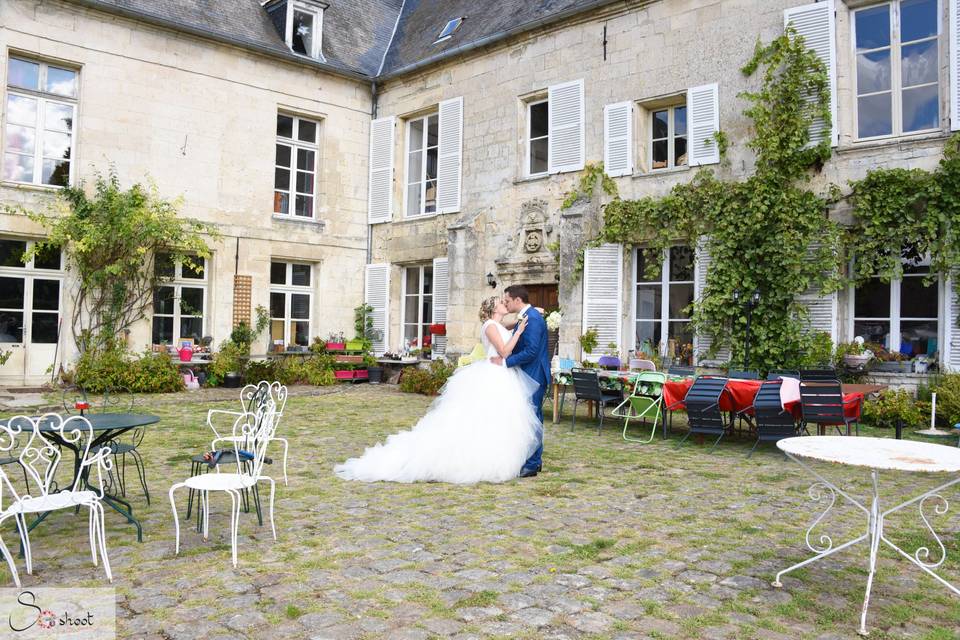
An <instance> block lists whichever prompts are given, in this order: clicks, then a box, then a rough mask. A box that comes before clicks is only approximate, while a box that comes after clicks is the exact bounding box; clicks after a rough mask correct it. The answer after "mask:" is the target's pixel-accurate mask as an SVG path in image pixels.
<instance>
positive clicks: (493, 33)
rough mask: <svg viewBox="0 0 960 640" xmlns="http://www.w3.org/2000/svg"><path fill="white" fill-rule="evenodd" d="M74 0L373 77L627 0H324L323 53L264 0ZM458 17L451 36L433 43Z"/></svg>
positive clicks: (235, 43)
mask: <svg viewBox="0 0 960 640" xmlns="http://www.w3.org/2000/svg"><path fill="white" fill-rule="evenodd" d="M71 1H72V2H74V3H75V4H80V5H84V6H87V7H92V8H95V9H100V10H103V11H108V12H112V13H119V14H121V15H125V16H127V17H131V18H135V19H140V20H144V21H146V22H150V23H153V24H158V25H161V26H165V27H168V28H171V29H175V30H180V31H186V32H188V33H192V34H194V35H198V36H200V37H209V38H211V39H213V40H218V41H221V42H227V43H231V44H234V45H237V46H240V47H244V48H248V49H253V50H256V51H260V52H262V53H266V54H269V55H275V56H278V57H281V58H286V59H289V60H298V61H299V62H301V63H303V64H308V65H312V66H317V67H320V68H327V69H329V70H331V71H334V72H337V73H342V74H346V75H350V76H354V77H360V78H362V77H367V78H369V79H371V80H372V79H374V77H377V76H380V77H384V76H389V75H396V74H399V73H403V72H404V71H407V70H410V69H411V68H412V67H415V66H422V65H424V64H430V63H432V62H435V61H437V60H440V59H443V58H445V57H448V56H451V55H456V54H457V53H460V52H462V51H464V50H466V49H469V48H471V47H472V46H476V45H479V44H485V43H488V42H494V41H496V40H499V39H501V38H504V37H508V36H509V35H512V34H515V33H520V32H523V31H526V30H529V29H532V28H534V27H536V26H538V25H539V24H543V23H546V22H550V21H555V20H561V19H563V18H564V17H566V16H569V15H573V14H576V13H581V12H583V11H587V10H588V9H591V8H594V7H598V6H601V5H605V4H612V3H613V2H618V1H621V0H325V2H327V3H328V5H329V6H328V7H327V8H326V9H325V10H324V15H323V47H322V48H323V55H324V60H323V61H312V60H310V59H308V58H304V57H303V56H298V55H296V54H294V53H292V52H291V51H290V49H289V48H288V47H287V46H286V44H285V43H284V42H283V38H282V37H281V35H280V34H279V33H278V32H277V29H276V28H275V27H274V26H273V23H272V22H271V21H270V18H269V17H268V15H267V12H266V10H265V9H264V8H263V7H262V6H261V3H260V1H259V0H71ZM398 16H399V20H398ZM458 17H465V18H466V19H465V20H464V22H463V24H462V25H461V26H460V28H459V29H458V30H457V32H456V33H454V35H453V37H452V38H450V39H448V40H445V41H444V42H441V43H437V44H434V42H435V40H436V38H437V35H438V34H439V33H440V30H441V29H442V28H443V26H444V25H445V24H446V23H447V21H448V20H451V19H453V18H458ZM394 29H396V33H394Z"/></svg>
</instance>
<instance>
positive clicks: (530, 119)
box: [523, 96, 550, 178]
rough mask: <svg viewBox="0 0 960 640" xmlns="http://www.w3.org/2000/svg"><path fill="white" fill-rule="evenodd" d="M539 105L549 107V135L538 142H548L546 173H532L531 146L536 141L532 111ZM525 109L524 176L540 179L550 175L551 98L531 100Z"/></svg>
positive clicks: (539, 138)
mask: <svg viewBox="0 0 960 640" xmlns="http://www.w3.org/2000/svg"><path fill="white" fill-rule="evenodd" d="M538 104H546V105H547V135H545V136H539V137H537V138H536V140H546V141H547V168H546V169H545V170H544V171H541V172H539V173H532V172H531V171H530V145H531V143H533V142H534V139H533V138H532V137H531V133H532V132H531V128H532V127H533V116H532V115H531V113H530V112H531V111H532V110H533V107H535V106H536V105H538ZM524 109H525V113H526V121H525V127H524V135H523V138H524V147H525V153H524V163H523V175H524V176H525V177H527V178H539V177H542V176H546V175H550V98H549V96H543V97H537V98H531V99H530V100H526V101H525V102H524Z"/></svg>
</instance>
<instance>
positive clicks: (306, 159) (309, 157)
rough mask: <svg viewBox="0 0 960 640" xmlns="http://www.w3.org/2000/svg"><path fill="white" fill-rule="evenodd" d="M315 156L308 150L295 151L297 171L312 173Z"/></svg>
mask: <svg viewBox="0 0 960 640" xmlns="http://www.w3.org/2000/svg"><path fill="white" fill-rule="evenodd" d="M315 155H316V154H314V152H313V151H310V150H309V149H297V169H303V170H305V171H313V169H314V166H313V158H314V156H315Z"/></svg>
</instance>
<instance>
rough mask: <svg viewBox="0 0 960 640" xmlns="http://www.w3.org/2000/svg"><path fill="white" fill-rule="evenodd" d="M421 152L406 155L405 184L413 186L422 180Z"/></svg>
mask: <svg viewBox="0 0 960 640" xmlns="http://www.w3.org/2000/svg"><path fill="white" fill-rule="evenodd" d="M422 162H423V151H411V152H410V153H409V154H407V172H408V173H409V175H408V176H407V182H409V183H411V184H414V183H418V182H420V181H421V180H422V179H423V175H422V173H423V164H422Z"/></svg>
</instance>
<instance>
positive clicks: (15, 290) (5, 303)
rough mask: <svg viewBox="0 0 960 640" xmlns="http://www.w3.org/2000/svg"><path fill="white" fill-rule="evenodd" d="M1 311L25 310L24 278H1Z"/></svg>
mask: <svg viewBox="0 0 960 640" xmlns="http://www.w3.org/2000/svg"><path fill="white" fill-rule="evenodd" d="M0 309H23V278H0Z"/></svg>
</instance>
